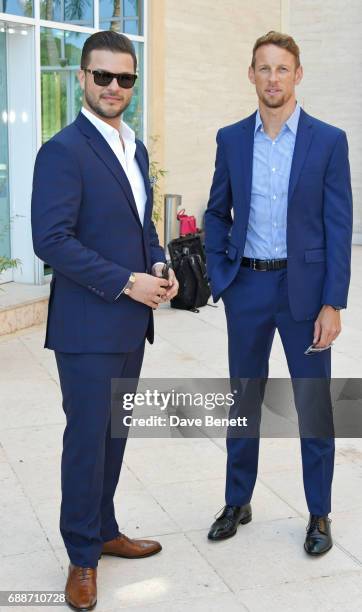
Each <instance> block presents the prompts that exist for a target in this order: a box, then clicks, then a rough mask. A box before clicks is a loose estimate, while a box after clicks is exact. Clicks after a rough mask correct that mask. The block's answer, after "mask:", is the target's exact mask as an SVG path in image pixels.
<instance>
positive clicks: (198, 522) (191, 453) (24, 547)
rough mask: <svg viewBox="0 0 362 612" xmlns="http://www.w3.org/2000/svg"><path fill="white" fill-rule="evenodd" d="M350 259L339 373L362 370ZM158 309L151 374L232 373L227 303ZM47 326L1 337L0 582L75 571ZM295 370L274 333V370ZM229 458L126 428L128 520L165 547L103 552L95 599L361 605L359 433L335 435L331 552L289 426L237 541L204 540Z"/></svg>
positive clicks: (360, 288)
mask: <svg viewBox="0 0 362 612" xmlns="http://www.w3.org/2000/svg"><path fill="white" fill-rule="evenodd" d="M353 269H354V274H353V277H352V286H351V292H350V306H349V308H348V310H347V311H346V312H344V313H343V326H344V331H343V333H342V335H341V336H340V338H339V339H338V341H337V342H336V344H335V347H334V349H333V375H334V376H335V377H342V378H343V377H351V378H352V377H356V378H357V377H359V376H360V375H361V363H362V348H361V347H362V317H361V303H362V282H361V280H360V278H361V274H360V272H361V270H362V247H355V248H354V250H353ZM156 319H157V320H156V330H157V337H156V342H155V344H154V346H152V347H150V346H149V347H148V348H147V351H146V356H145V363H144V368H143V376H144V377H164V376H167V377H179V378H189V377H193V378H196V377H197V378H199V377H207V378H212V377H227V375H228V370H227V341H226V329H225V320H224V313H223V308H222V306H221V305H219V307H218V308H210V307H205V308H203V309H202V310H201V311H200V313H199V314H198V315H197V314H192V313H187V312H181V311H174V310H171V309H168V308H164V309H162V310H160V311H159V312H158V313H157V315H156ZM43 337H44V328H43V326H41V327H34V328H31V329H28V330H24V331H22V332H18V333H16V334H14V335H12V336H6V337H2V338H1V339H0V361H1V367H0V487H1V488H0V490H1V496H0V554H1V557H0V589H23V590H24V589H40V590H62V589H63V587H64V581H65V575H66V571H67V556H66V553H65V551H64V548H63V544H62V540H61V537H60V534H59V531H58V521H59V501H60V482H59V481H60V454H61V438H62V430H63V426H64V418H63V412H62V408H61V395H60V390H59V384H58V379H57V372H56V367H55V362H54V358H53V355H52V353H51V352H49V351H45V350H44V349H43V348H42V343H43ZM287 375H288V374H287V367H286V361H285V357H284V354H283V350H282V347H281V343H280V339H279V337H278V336H277V337H276V339H275V342H274V346H273V351H272V356H271V360H270V376H271V377H278V376H280V377H282V376H287ZM225 461H226V455H225V444H224V441H223V440H222V439H210V440H209V439H202V440H200V439H185V438H181V439H175V438H172V439H167V438H166V439H162V440H157V439H139V438H138V439H137V438H133V439H130V440H129V442H128V445H127V450H126V455H125V462H124V466H123V469H122V475H121V480H120V484H119V487H118V490H117V493H116V507H117V509H118V517H119V522H120V527H121V529H122V530H124V531H125V532H127V533H128V534H129V535H130V536H134V537H140V536H145V537H146V536H148V537H156V538H159V539H160V541H161V542H162V545H163V551H162V553H161V554H160V555H157V556H155V557H152V558H150V559H147V560H146V559H145V560H134V561H131V560H120V559H112V558H107V559H102V560H101V562H100V564H99V581H98V583H99V603H98V607H97V609H98V610H99V611H100V612H113V611H114V612H115V611H116V610H119V609H129V610H135V612H136V611H137V612H145V611H146V610H147V611H148V610H149V611H150V612H169V610H171V609H172V610H175V611H176V612H179V611H181V610H184V609H188V610H191V611H193V612H206V611H207V612H216V611H217V612H219V610H220V609H224V610H225V611H227V612H234V611H236V610H243V611H245V610H249V611H250V612H264V611H266V610H273V611H274V610H275V611H278V612H290V610H294V611H295V612H301V611H303V612H304V611H305V610H308V612H314V611H316V612H317V611H318V612H321V611H322V612H337V611H338V612H341V611H343V612H344V611H345V612H347V611H348V612H357V610H360V608H361V601H362V539H361V533H362V531H361V520H362V442H361V439H339V440H338V441H337V453H336V467H335V479H334V489H333V502H334V503H333V509H334V512H333V514H332V519H333V523H332V528H333V534H334V541H335V546H334V548H333V549H332V550H331V552H330V553H329V554H328V555H326V556H325V557H323V558H321V559H310V558H309V557H307V556H306V555H305V554H304V551H303V548H302V544H303V539H304V534H305V523H306V517H307V509H306V505H305V500H304V495H303V485H302V475H301V464H300V453H299V441H298V440H297V439H293V438H292V439H283V440H281V439H275V438H274V439H263V440H262V442H261V452H260V471H259V479H258V482H257V485H256V488H255V493H254V498H253V514H254V516H253V522H252V523H251V524H249V525H247V526H243V527H240V528H239V530H238V533H237V535H236V536H235V537H234V538H232V539H230V540H228V541H225V542H222V543H217V544H213V543H210V542H208V541H207V539H206V534H207V530H208V527H209V525H210V523H211V521H212V520H213V516H214V514H215V513H216V512H217V511H218V509H219V508H220V507H221V506H222V505H223V492H224V472H225ZM13 609H15V610H16V609H17V608H13ZM30 609H32V608H30ZM52 609H54V608H49V610H52ZM61 609H63V607H62V608H61ZM19 610H20V608H19ZM34 610H35V608H34Z"/></svg>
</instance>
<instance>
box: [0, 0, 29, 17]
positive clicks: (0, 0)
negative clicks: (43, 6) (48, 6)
mask: <svg viewBox="0 0 362 612" xmlns="http://www.w3.org/2000/svg"><path fill="white" fill-rule="evenodd" d="M33 10H34V9H33V0H0V13H10V15H22V16H24V17H33V16H34V12H33Z"/></svg>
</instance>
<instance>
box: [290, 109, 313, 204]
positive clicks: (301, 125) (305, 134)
mask: <svg viewBox="0 0 362 612" xmlns="http://www.w3.org/2000/svg"><path fill="white" fill-rule="evenodd" d="M312 138H313V123H312V121H311V119H310V117H309V115H307V113H305V112H304V111H303V109H301V110H300V116H299V122H298V129H297V135H296V139H295V146H294V154H293V160H292V167H291V170H290V178H289V188H288V204H290V202H291V200H292V197H293V194H294V190H295V188H296V185H297V182H298V179H299V175H300V173H301V170H302V168H303V165H304V162H305V160H306V157H307V154H308V150H309V147H310V144H311V142H312Z"/></svg>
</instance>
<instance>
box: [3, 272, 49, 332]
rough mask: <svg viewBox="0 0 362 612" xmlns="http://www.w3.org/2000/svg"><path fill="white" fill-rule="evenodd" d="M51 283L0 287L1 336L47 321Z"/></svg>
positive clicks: (11, 283)
mask: <svg viewBox="0 0 362 612" xmlns="http://www.w3.org/2000/svg"><path fill="white" fill-rule="evenodd" d="M48 299H49V283H45V284H44V285H30V284H23V283H14V282H10V283H4V284H2V285H0V336H2V335H4V334H11V333H13V332H16V331H18V330H20V329H25V328H26V327H31V326H32V325H39V324H40V323H43V322H44V321H45V320H46V316H47V309H48Z"/></svg>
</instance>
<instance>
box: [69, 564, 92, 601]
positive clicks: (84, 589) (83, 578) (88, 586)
mask: <svg viewBox="0 0 362 612" xmlns="http://www.w3.org/2000/svg"><path fill="white" fill-rule="evenodd" d="M65 600H66V602H67V604H68V605H69V606H70V607H71V608H73V609H74V610H81V612H85V611H86V610H92V608H94V606H95V605H96V603H97V569H96V568H93V567H79V566H78V565H73V564H72V563H70V565H69V573H68V580H67V584H66V585H65Z"/></svg>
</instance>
